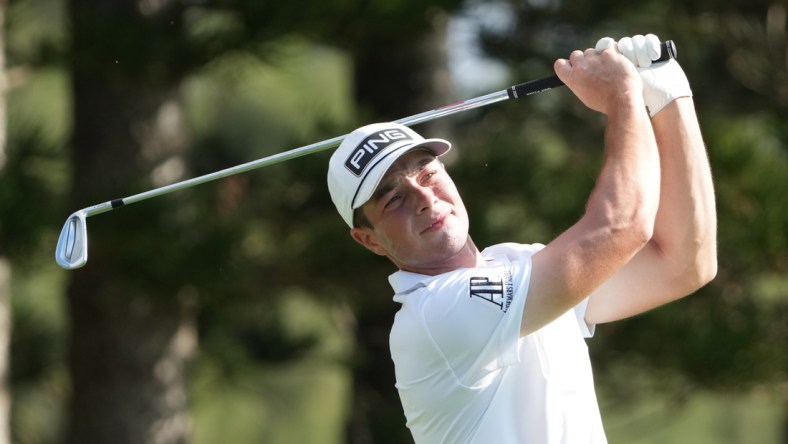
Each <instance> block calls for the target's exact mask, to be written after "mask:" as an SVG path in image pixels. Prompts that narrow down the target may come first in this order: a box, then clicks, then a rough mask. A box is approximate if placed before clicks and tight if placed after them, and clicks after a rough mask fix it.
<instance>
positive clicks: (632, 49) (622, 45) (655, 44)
mask: <svg viewBox="0 0 788 444" xmlns="http://www.w3.org/2000/svg"><path fill="white" fill-rule="evenodd" d="M610 47H614V48H618V50H619V51H620V52H621V54H623V55H624V56H625V57H626V58H628V59H629V60H630V61H631V62H632V63H633V64H634V65H635V67H636V68H637V70H638V72H639V73H640V77H641V79H642V80H643V100H644V101H645V102H646V108H647V109H648V113H649V115H650V116H651V117H654V116H655V115H656V114H657V113H658V112H659V111H660V110H662V108H664V107H665V106H666V105H668V104H669V103H670V102H672V101H674V100H676V99H677V98H679V97H692V90H691V89H690V86H689V81H688V80H687V76H686V75H685V74H684V71H683V70H682V69H681V66H679V63H678V62H677V61H676V60H675V59H670V60H668V61H667V62H659V63H652V61H653V60H656V59H658V58H659V56H660V52H661V48H660V41H659V38H658V37H657V36H655V35H654V34H646V35H645V36H642V35H636V36H634V37H624V38H622V39H621V40H619V41H618V42H617V43H616V41H615V40H613V39H612V38H610V37H603V38H602V39H600V40H599V41H598V42H597V44H596V48H595V49H596V50H597V51H598V52H602V51H604V50H605V49H607V48H610Z"/></svg>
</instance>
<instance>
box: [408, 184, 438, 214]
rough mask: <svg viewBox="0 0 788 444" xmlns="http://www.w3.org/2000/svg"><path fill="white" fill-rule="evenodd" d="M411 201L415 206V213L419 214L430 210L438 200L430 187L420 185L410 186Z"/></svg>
mask: <svg viewBox="0 0 788 444" xmlns="http://www.w3.org/2000/svg"><path fill="white" fill-rule="evenodd" d="M412 188H413V189H412V193H413V197H414V199H413V201H414V203H415V206H416V213H417V214H421V213H423V212H425V211H430V210H432V207H433V205H435V202H436V201H437V200H438V198H437V196H436V195H435V192H434V190H433V189H432V187H425V186H422V185H420V184H412Z"/></svg>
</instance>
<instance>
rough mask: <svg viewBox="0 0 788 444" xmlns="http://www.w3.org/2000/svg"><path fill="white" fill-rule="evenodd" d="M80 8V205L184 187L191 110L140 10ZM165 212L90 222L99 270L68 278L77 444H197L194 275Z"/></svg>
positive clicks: (74, 15)
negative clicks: (191, 391)
mask: <svg viewBox="0 0 788 444" xmlns="http://www.w3.org/2000/svg"><path fill="white" fill-rule="evenodd" d="M71 6H72V8H71V19H72V24H73V26H72V28H73V54H72V56H73V58H72V89H73V106H74V109H73V116H74V123H73V133H72V141H71V149H72V160H71V164H72V171H73V181H72V190H71V205H72V206H73V208H84V207H86V206H89V205H92V204H96V203H99V202H104V201H107V200H110V199H113V198H119V197H123V196H128V195H130V194H136V193H137V192H139V191H144V190H146V189H150V188H152V187H154V186H160V185H163V184H164V183H165V182H173V181H177V180H181V179H182V175H183V169H184V168H183V166H182V165H183V161H182V159H181V156H182V155H183V153H184V151H185V149H186V147H187V146H188V144H187V139H186V137H185V129H184V125H183V121H182V107H181V105H180V104H179V103H178V101H177V99H176V98H177V91H178V90H177V84H176V83H175V82H172V84H168V83H167V82H166V81H162V80H160V79H156V78H155V75H156V73H157V72H158V71H155V69H161V68H162V67H161V66H158V67H156V68H148V67H147V66H148V61H147V60H146V59H145V57H146V55H147V53H146V46H147V44H146V43H145V40H144V39H145V38H146V37H145V33H146V32H147V33H148V34H151V33H152V32H153V31H152V30H151V29H149V28H146V27H145V26H146V22H145V20H144V18H141V17H140V16H139V15H136V16H135V9H134V8H135V7H136V6H135V3H134V2H109V3H104V2H94V1H84V0H73V1H72V5H71ZM124 8H125V9H124ZM124 14H125V18H124ZM102 33H103V35H102ZM136 36H139V39H137V37H136ZM148 37H149V36H148ZM124 42H125V43H124ZM129 42H136V43H137V45H139V46H140V47H137V46H135V45H132V46H131V47H130V46H124V45H128V44H129ZM114 44H118V45H120V46H119V47H118V48H114V46H113V45H114ZM114 49H117V50H114ZM163 69H164V71H165V72H164V76H163V77H166V70H167V67H164V68H163ZM157 201H159V203H158V205H157V204H156V203H153V202H151V203H148V202H146V203H145V204H140V205H139V208H137V206H135V207H134V208H124V209H119V210H116V213H112V214H111V216H107V217H97V218H91V219H90V220H89V237H90V249H89V251H90V260H89V262H88V264H87V265H86V266H85V267H84V268H82V269H80V270H77V271H74V272H70V274H69V276H70V278H71V281H70V284H69V286H68V292H67V295H68V311H69V316H70V322H71V336H70V343H69V352H68V353H69V354H68V366H69V371H70V374H71V380H72V384H73V386H72V395H71V401H70V408H69V413H70V418H69V420H68V424H67V437H66V442H68V443H72V444H83V443H91V444H102V443H107V444H109V443H112V444H119V443H129V444H131V443H135V444H138V443H156V444H159V443H161V444H165V443H166V444H175V443H186V442H188V441H189V437H190V429H191V427H190V420H189V416H188V412H187V399H186V384H185V367H186V365H187V363H188V361H189V358H190V357H191V356H192V355H193V353H194V349H195V344H196V333H195V327H194V324H193V314H192V313H191V312H190V309H189V304H188V298H185V297H183V295H184V294H188V293H189V292H188V291H184V290H182V288H180V285H183V284H179V283H180V282H183V281H184V280H183V279H179V278H182V277H183V276H184V273H185V272H184V271H181V274H180V275H178V274H177V273H175V272H174V270H173V269H172V268H168V267H176V265H173V264H177V262H178V261H177V260H174V258H173V256H172V255H173V254H176V255H177V254H179V250H178V249H176V248H173V247H172V241H171V239H172V238H173V237H174V236H175V233H177V232H178V229H177V225H178V224H177V222H176V220H177V215H178V213H177V212H176V211H175V210H172V209H169V207H163V206H162V204H161V202H167V199H164V198H160V199H157ZM165 210H166V211H165ZM183 255H184V254H182V253H180V257H183ZM168 259H169V260H168ZM176 269H177V268H176Z"/></svg>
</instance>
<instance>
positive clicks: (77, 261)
mask: <svg viewBox="0 0 788 444" xmlns="http://www.w3.org/2000/svg"><path fill="white" fill-rule="evenodd" d="M55 260H57V263H58V264H59V265H60V266H61V267H63V268H65V269H67V270H73V269H75V268H79V267H82V266H83V265H85V263H86V262H87V261H88V230H87V218H86V215H85V212H84V211H82V210H80V211H77V212H75V213H73V214H72V215H71V216H69V218H68V219H67V220H66V223H65V225H63V229H62V230H61V231H60V237H59V238H58V240H57V248H56V249H55Z"/></svg>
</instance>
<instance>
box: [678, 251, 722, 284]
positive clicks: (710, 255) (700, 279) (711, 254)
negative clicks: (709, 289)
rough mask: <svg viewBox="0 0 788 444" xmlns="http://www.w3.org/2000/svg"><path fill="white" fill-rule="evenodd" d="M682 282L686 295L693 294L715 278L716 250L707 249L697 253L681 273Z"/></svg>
mask: <svg viewBox="0 0 788 444" xmlns="http://www.w3.org/2000/svg"><path fill="white" fill-rule="evenodd" d="M681 274H682V281H683V282H684V287H685V288H686V289H687V294H690V293H693V292H695V291H697V290H699V289H700V288H702V287H703V286H705V285H706V284H708V283H709V282H711V281H712V280H713V279H714V278H715V277H716V276H717V248H716V247H713V248H708V249H706V251H703V252H702V253H699V254H698V255H696V256H695V260H694V261H692V262H691V263H690V264H688V265H687V267H686V268H685V269H684V270H683V271H682V273H681Z"/></svg>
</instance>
